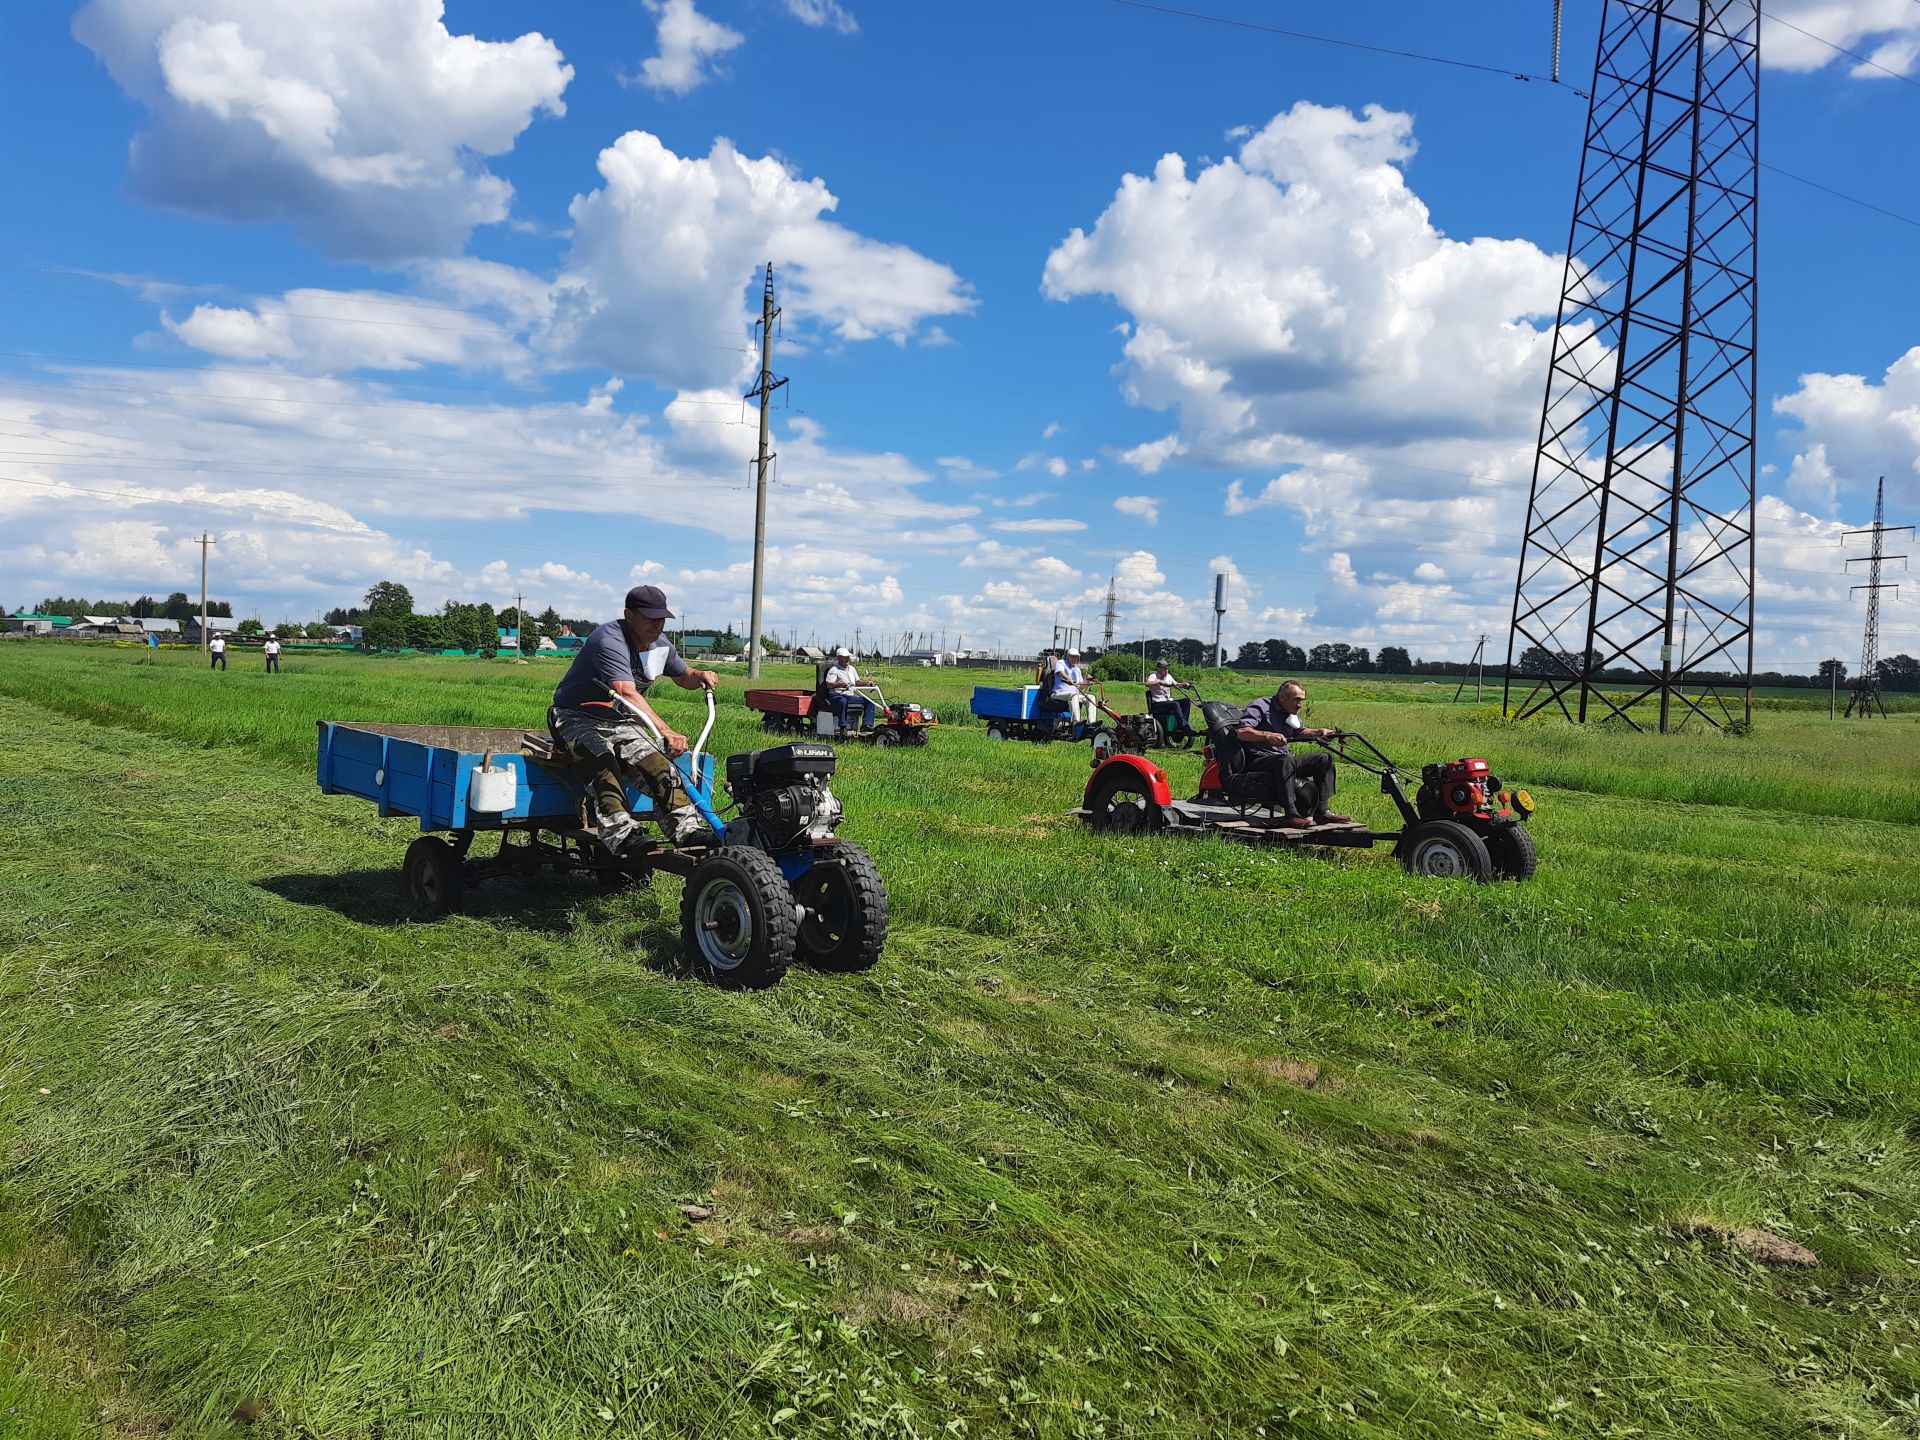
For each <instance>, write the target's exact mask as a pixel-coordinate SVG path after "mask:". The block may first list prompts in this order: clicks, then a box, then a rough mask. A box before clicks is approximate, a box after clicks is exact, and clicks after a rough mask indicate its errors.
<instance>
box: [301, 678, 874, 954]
mask: <svg viewBox="0 0 1920 1440" xmlns="http://www.w3.org/2000/svg"><path fill="white" fill-rule="evenodd" d="M638 713H639V712H637V711H636V712H635V714H636V716H637V715H638ZM713 716H714V711H713V695H712V692H711V691H709V692H708V693H707V724H706V729H704V730H702V731H701V732H700V738H699V740H698V741H697V742H696V743H695V744H694V747H693V749H692V751H691V752H690V753H689V754H686V755H682V756H679V757H677V758H676V759H675V760H674V761H673V765H674V768H675V770H676V771H677V772H678V774H679V780H680V784H681V785H682V787H683V788H684V789H685V790H686V792H687V794H688V796H689V797H690V798H691V800H692V801H693V804H694V806H695V807H696V808H697V809H698V810H699V812H700V814H701V816H702V817H703V818H704V819H705V821H706V823H707V824H708V826H710V827H711V830H710V831H709V832H708V833H707V834H706V835H705V836H703V837H702V838H701V839H699V840H697V841H694V842H690V843H683V844H677V845H676V844H673V843H671V842H669V841H667V840H665V839H664V838H662V839H655V838H653V837H652V835H651V833H650V832H649V831H646V830H642V831H640V832H639V833H638V834H637V835H636V836H635V837H634V838H633V839H632V840H629V841H628V842H627V843H626V844H624V845H622V846H621V848H620V849H618V850H617V851H616V850H613V849H611V848H609V846H608V845H607V844H606V843H605V842H603V841H602V840H601V839H600V837H599V835H598V834H597V833H596V832H595V830H594V828H593V826H592V823H591V812H590V807H589V806H588V805H587V803H586V791H585V786H584V784H583V782H582V780H581V778H580V776H579V775H577V774H576V773H575V772H574V767H573V765H572V763H571V761H570V758H569V757H568V756H567V755H565V754H564V753H561V752H560V751H559V750H558V749H557V747H556V746H555V744H554V742H553V741H552V740H551V739H550V737H548V736H547V735H546V734H545V733H544V732H526V731H521V730H514V729H501V728H493V727H483V726H468V725H387V724H380V723H375V722H368V721H346V720H322V721H321V722H320V729H319V757H318V765H317V778H318V780H319V782H320V789H321V791H322V793H324V794H327V795H352V796H355V797H357V798H359V799H362V800H370V801H372V802H373V804H374V806H375V807H376V808H377V809H378V811H379V813H380V814H381V815H383V816H406V817H408V818H413V819H418V820H419V822H420V829H421V831H422V833H421V834H420V835H419V836H417V837H416V838H415V839H414V841H413V843H412V844H410V845H409V846H408V847H407V853H406V858H405V860H404V861H403V862H402V865H401V870H402V873H403V875H404V876H405V878H406V884H407V888H408V891H409V892H410V893H411V895H412V896H413V899H414V901H415V903H416V904H417V905H418V906H419V907H420V908H421V910H422V911H423V912H425V913H426V914H427V915H429V916H438V915H444V914H446V913H447V912H448V911H450V910H453V909H456V908H458V906H459V904H460V900H461V896H462V894H463V892H464V891H465V889H466V888H467V886H469V885H472V884H476V883H478V882H480V881H484V880H487V879H491V878H494V877H497V876H504V875H521V876H531V875H537V874H540V873H541V872H559V873H563V874H564V873H569V872H583V873H588V874H591V875H593V876H594V877H595V878H596V880H598V881H599V883H600V885H601V888H602V889H605V890H608V891H618V890H623V889H626V888H629V887H633V886H638V885H643V884H646V883H647V882H648V881H649V880H650V879H651V878H652V877H653V875H654V874H655V873H656V872H665V873H667V874H672V875H679V876H681V877H682V878H683V879H684V880H685V881H686V884H685V887H684V888H683V890H682V892H681V898H680V929H681V937H682V940H683V941H684V943H685V946H686V951H687V956H688V959H689V960H690V961H691V962H692V964H693V965H694V966H695V967H696V969H697V970H698V971H701V972H704V973H705V975H706V976H707V978H710V979H712V980H715V981H718V982H720V983H722V984H727V985H734V986H742V987H748V986H753V987H757V986H762V985H769V984H772V983H773V982H775V981H777V980H778V979H779V978H780V977H781V976H782V975H783V974H785V973H786V970H787V967H788V965H789V964H791V963H792V961H793V960H795V959H796V958H797V959H800V960H803V961H805V962H807V963H809V964H811V965H813V966H815V967H816V968H818V969H823V970H864V969H867V968H868V967H869V966H871V965H873V964H874V963H875V962H876V961H878V959H879V958H880V951H881V948H882V946H883V945H884V944H885V943H886V933H887V891H886V884H885V882H884V881H882V879H881V878H880V872H879V871H878V869H877V868H875V866H874V863H873V861H872V859H871V858H870V857H869V856H868V855H867V853H866V851H864V850H862V849H861V848H860V847H859V846H858V845H853V844H849V843H847V842H846V841H843V840H841V839H840V838H839V837H838V835H836V834H835V833H834V831H835V827H836V826H837V824H838V823H839V820H840V817H841V813H842V811H841V806H840V802H839V801H838V799H836V798H835V797H834V795H833V792H832V789H831V788H830V786H829V783H828V782H829V780H830V779H831V777H832V775H833V771H834V753H833V748H832V747H831V746H829V745H821V744H795V745H783V746H779V747H777V748H775V749H772V750H756V751H748V752H745V753H742V754H738V755H730V756H728V757H727V773H726V781H727V790H728V792H729V794H730V795H731V796H732V798H733V804H734V807H735V813H734V815H733V817H732V818H731V819H722V818H721V816H720V815H719V813H718V812H717V811H716V810H715V808H714V763H713V757H712V756H711V755H707V754H705V753H703V752H704V751H705V749H706V742H707V736H708V735H709V734H711V733H712V730H713ZM640 718H641V719H642V720H643V721H644V717H640ZM655 738H656V739H657V738H658V735H657V734H656V736H655ZM627 802H628V806H629V808H630V809H631V810H632V811H633V813H634V814H635V815H636V816H640V817H648V816H650V814H651V812H652V811H653V809H654V808H655V807H654V803H653V800H652V798H651V797H650V796H648V795H647V794H645V793H644V792H642V791H640V790H638V789H636V788H635V787H633V786H632V785H629V786H628V787H627ZM488 834H491V835H497V836H498V848H497V849H495V850H494V851H493V853H490V854H480V853H477V852H476V851H475V849H474V842H475V840H476V838H477V837H480V836H483V835H488Z"/></svg>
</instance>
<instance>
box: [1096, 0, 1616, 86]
mask: <svg viewBox="0 0 1920 1440" xmlns="http://www.w3.org/2000/svg"><path fill="white" fill-rule="evenodd" d="M1111 3H1112V4H1115V5H1125V6H1127V7H1128V8H1130V9H1134V10H1151V11H1153V12H1154V13H1156V14H1160V15H1177V16H1179V17H1180V18H1181V19H1184V20H1201V21H1205V22H1207V23H1208V24H1212V25H1228V26H1232V27H1234V28H1235V29H1239V30H1258V31H1260V32H1262V33H1263V34H1267V35H1280V36H1284V37H1285V38H1287V39H1289V40H1306V41H1310V42H1312V43H1313V44H1316V45H1336V46H1339V47H1340V48H1341V49H1344V50H1365V51H1367V52H1369V53H1370V54H1374V55H1391V56H1394V57H1395V58H1397V59H1401V60H1421V61H1425V62H1426V63H1428V64H1431V65H1451V66H1453V67H1454V68H1455V69H1458V70H1478V71H1482V72H1484V73H1485V74H1488V75H1504V76H1507V77H1508V78H1510V79H1514V80H1527V81H1532V80H1537V81H1539V82H1540V83H1541V84H1543V85H1556V86H1559V87H1560V88H1562V89H1565V90H1572V91H1573V93H1574V94H1576V95H1579V96H1581V97H1582V98H1585V96H1586V92H1585V91H1584V90H1578V89H1575V88H1574V87H1573V86H1571V85H1568V84H1567V83H1566V82H1565V81H1564V80H1556V79H1554V78H1553V77H1552V76H1551V75H1537V74H1534V73H1532V72H1530V71H1526V70H1511V69H1508V68H1507V67H1506V66H1503V65H1486V64H1482V63H1481V62H1479V61H1477V60H1461V59H1459V58H1457V57H1455V56H1451V55H1432V54H1428V53H1426V52H1425V51H1420V50H1397V49H1395V48H1393V47H1392V46H1389V45H1371V44H1368V43H1367V42H1365V41H1363V40H1344V39H1341V38H1339V37H1338V36H1334V35H1316V34H1312V33H1310V32H1308V31H1305V30H1287V29H1283V28H1281V27H1280V26H1278V25H1263V24H1260V23H1259V22H1258V21H1254V20H1240V19H1235V18H1233V17H1230V16H1226V15H1208V14H1205V13H1203V12H1201V11H1199V10H1181V9H1178V8H1176V7H1174V6H1172V5H1155V4H1151V3H1149V0H1111Z"/></svg>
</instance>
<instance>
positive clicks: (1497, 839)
mask: <svg viewBox="0 0 1920 1440" xmlns="http://www.w3.org/2000/svg"><path fill="white" fill-rule="evenodd" d="M1486 843H1487V854H1488V855H1490V856H1491V857H1492V858H1493V868H1494V870H1495V872H1496V873H1497V874H1498V875H1499V876H1500V878H1501V879H1503V880H1531V879H1532V878H1533V872H1534V871H1535V870H1537V869H1539V868H1540V852H1539V851H1538V850H1537V849H1535V848H1534V844H1533V836H1532V835H1531V834H1530V833H1529V832H1528V830H1527V827H1526V826H1524V825H1496V826H1494V827H1493V831H1492V833H1491V834H1489V835H1488V836H1487V842H1486Z"/></svg>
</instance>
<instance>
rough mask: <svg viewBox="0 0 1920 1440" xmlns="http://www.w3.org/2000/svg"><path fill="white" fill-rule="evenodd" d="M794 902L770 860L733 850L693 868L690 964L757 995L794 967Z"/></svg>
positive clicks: (688, 910)
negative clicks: (792, 965) (757, 991)
mask: <svg viewBox="0 0 1920 1440" xmlns="http://www.w3.org/2000/svg"><path fill="white" fill-rule="evenodd" d="M794 930H795V923H794V915H793V897H792V895H791V894H790V893H789V892H788V890H787V882H786V878H785V877H784V876H782V875H781V873H780V867H779V866H778V865H777V864H775V863H774V859H773V857H772V856H771V855H768V854H767V853H766V852H765V851H762V850H750V849H747V848H746V847H744V846H730V847H728V848H727V849H724V850H720V851H718V852H716V853H714V854H712V855H709V856H707V858H706V859H704V860H702V861H701V862H700V863H699V864H698V865H695V866H694V867H693V873H692V874H691V875H689V876H687V883H686V887H685V889H684V890H682V891H681V894H680V938H681V940H682V942H683V943H684V944H685V945H686V949H687V959H688V960H689V961H690V962H692V964H694V965H695V966H696V967H698V968H699V969H701V970H703V971H705V972H706V974H707V976H708V978H709V979H711V980H713V981H714V982H715V983H716V984H720V985H726V986H730V987H733V988H736V989H742V990H758V989H761V988H763V987H765V986H768V985H773V984H776V983H778V981H779V979H780V977H781V976H782V975H784V974H786V973H787V966H789V965H791V964H792V963H793V946H794Z"/></svg>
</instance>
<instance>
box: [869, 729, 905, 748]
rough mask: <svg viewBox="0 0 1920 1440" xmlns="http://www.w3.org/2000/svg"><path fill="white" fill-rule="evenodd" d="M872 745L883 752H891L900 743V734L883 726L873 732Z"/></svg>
mask: <svg viewBox="0 0 1920 1440" xmlns="http://www.w3.org/2000/svg"><path fill="white" fill-rule="evenodd" d="M873 743H874V744H876V745H878V746H879V747H880V748H881V749H883V750H891V749H893V747H894V746H896V745H898V744H899V743H900V732H899V731H898V730H895V729H893V728H892V727H891V726H883V727H881V728H880V729H879V730H877V731H875V732H874V736H873Z"/></svg>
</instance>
